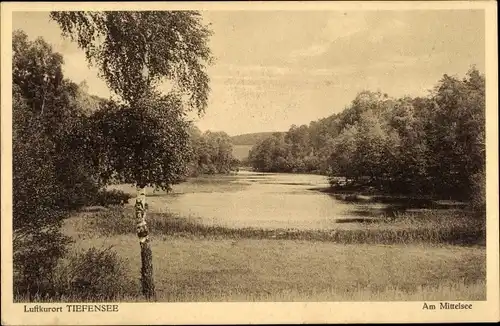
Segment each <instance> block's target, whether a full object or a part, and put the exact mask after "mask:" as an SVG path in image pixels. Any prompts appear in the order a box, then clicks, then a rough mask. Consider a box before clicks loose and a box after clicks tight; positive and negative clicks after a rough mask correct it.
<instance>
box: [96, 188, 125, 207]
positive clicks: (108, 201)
mask: <svg viewBox="0 0 500 326" xmlns="http://www.w3.org/2000/svg"><path fill="white" fill-rule="evenodd" d="M132 197H133V196H132V195H130V194H127V193H125V192H123V191H121V190H116V189H113V190H100V191H99V192H98V193H97V194H96V197H95V203H94V204H95V205H99V206H109V205H123V204H126V203H128V201H129V200H130V198H132Z"/></svg>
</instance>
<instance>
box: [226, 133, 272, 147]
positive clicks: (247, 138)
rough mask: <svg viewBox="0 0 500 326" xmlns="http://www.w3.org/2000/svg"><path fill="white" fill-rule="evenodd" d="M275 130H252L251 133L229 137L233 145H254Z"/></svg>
mask: <svg viewBox="0 0 500 326" xmlns="http://www.w3.org/2000/svg"><path fill="white" fill-rule="evenodd" d="M273 133H275V131H269V132H254V133H251V134H243V135H237V136H233V137H231V141H232V142H233V145H252V146H253V145H255V144H257V143H258V142H259V141H260V140H263V139H265V138H267V137H270V136H271V135H272V134H273Z"/></svg>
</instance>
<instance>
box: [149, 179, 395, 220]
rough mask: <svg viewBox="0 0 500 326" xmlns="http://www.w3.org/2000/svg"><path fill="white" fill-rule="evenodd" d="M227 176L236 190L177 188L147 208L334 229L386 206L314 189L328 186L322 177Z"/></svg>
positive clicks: (202, 216) (190, 215)
mask: <svg viewBox="0 0 500 326" xmlns="http://www.w3.org/2000/svg"><path fill="white" fill-rule="evenodd" d="M227 178H228V179H230V181H228V182H230V183H231V184H232V185H234V186H236V187H234V189H227V187H222V186H221V187H220V189H218V188H217V186H215V188H213V189H211V190H210V191H200V192H198V191H192V192H185V193H183V192H182V191H180V192H179V191H178V190H177V189H176V188H174V190H176V191H175V192H176V193H175V194H174V195H172V194H170V195H161V194H157V195H153V196H151V197H149V198H148V203H149V207H150V209H152V210H154V211H170V212H172V213H175V214H178V215H180V216H182V217H187V218H190V219H193V220H196V221H197V222H198V223H203V224H208V225H222V226H227V227H238V228H241V227H255V228H285V229H286V228H296V229H324V228H328V229H330V228H335V227H339V226H340V224H338V222H342V220H343V221H344V222H347V220H353V219H358V220H359V219H368V218H374V217H377V216H381V215H382V214H383V213H384V210H385V209H387V205H386V204H380V203H349V202H345V201H341V200H337V199H335V198H334V197H333V196H332V195H329V194H326V193H322V192H319V191H317V190H311V189H312V188H316V189H317V188H320V187H327V186H328V180H327V178H326V177H324V176H318V175H308V174H282V173H276V174H271V173H255V172H249V171H240V172H238V173H237V174H236V176H231V177H227ZM226 185H227V183H226ZM237 185H241V187H238V186H237ZM342 224H344V223H342ZM345 226H346V225H345V224H344V227H345Z"/></svg>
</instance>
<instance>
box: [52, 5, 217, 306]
mask: <svg viewBox="0 0 500 326" xmlns="http://www.w3.org/2000/svg"><path fill="white" fill-rule="evenodd" d="M50 16H51V18H52V19H53V20H55V21H56V22H57V23H58V24H59V26H60V28H61V30H62V34H63V36H65V37H69V38H71V39H72V40H73V41H75V42H77V43H78V46H79V47H80V48H81V49H83V50H84V52H85V55H86V58H87V61H88V63H89V64H91V65H93V66H95V67H97V68H98V69H99V72H100V76H101V77H102V78H103V79H104V80H105V81H106V83H107V85H108V87H109V88H110V89H111V90H112V91H113V92H114V93H115V94H116V95H118V97H119V98H120V100H121V101H122V102H123V104H121V105H118V106H117V107H108V108H107V109H106V110H105V112H103V113H102V114H103V116H102V118H104V119H103V120H101V121H104V122H102V123H104V125H105V126H102V127H103V128H102V129H100V130H101V136H102V137H104V139H103V140H102V141H103V142H104V144H103V145H102V146H101V150H102V152H103V153H105V155H102V157H101V161H100V162H101V164H102V162H103V161H104V162H105V163H106V164H105V165H106V168H105V173H104V174H106V175H105V176H110V175H111V174H117V175H118V176H119V177H121V178H122V179H123V180H125V181H127V182H133V183H135V185H136V186H137V199H136V204H135V214H136V219H137V225H136V226H137V235H138V238H139V243H140V248H141V260H142V270H141V279H142V289H143V294H144V295H145V296H146V298H148V299H154V298H155V289H154V280H153V266H152V252H151V246H150V239H149V234H148V227H147V223H146V186H154V187H161V188H169V187H170V185H171V184H173V183H176V182H178V181H179V179H180V176H181V175H182V174H183V168H184V167H185V165H186V164H187V161H188V160H187V159H186V148H185V146H187V144H188V137H189V135H188V133H187V131H186V129H187V125H185V113H186V111H189V110H195V111H197V113H198V114H202V113H203V112H204V110H205V108H206V106H207V100H208V94H209V91H210V89H209V78H208V75H207V73H206V67H207V65H208V64H210V62H211V60H212V57H211V51H210V48H209V47H208V40H209V37H210V35H211V32H210V30H209V29H208V26H206V25H205V24H204V23H203V21H202V17H201V15H200V14H199V13H198V12H194V11H139V12H137V11H105V12H104V11H101V12H91V11H85V12H76V11H71V12H51V14H50ZM166 80H168V81H170V84H171V85H173V86H172V90H171V92H170V93H169V94H168V95H166V96H165V95H162V94H161V93H160V92H159V91H158V90H159V86H160V85H162V83H163V82H165V81H166ZM96 145H98V144H96ZM157 146H160V147H157Z"/></svg>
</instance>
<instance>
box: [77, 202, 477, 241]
mask: <svg viewBox="0 0 500 326" xmlns="http://www.w3.org/2000/svg"><path fill="white" fill-rule="evenodd" d="M73 221H74V222H72V223H74V225H73V227H72V228H71V229H72V230H73V232H77V233H78V232H80V233H82V232H83V233H86V232H88V230H93V232H97V233H99V234H101V235H105V236H114V235H126V234H134V233H135V228H134V225H135V221H134V215H133V212H132V209H131V208H128V209H122V208H114V209H109V210H106V211H102V212H87V213H82V215H81V218H79V219H74V220H73ZM340 221H341V220H339V222H340ZM342 222H345V221H342ZM148 223H149V227H150V229H151V232H152V234H154V235H156V236H169V237H183V238H201V239H205V238H206V239H235V240H237V239H281V240H307V241H320V242H332V243H339V244H411V243H426V244H458V245H480V246H484V245H485V230H486V228H485V224H484V220H482V219H480V218H477V217H474V216H471V215H469V213H467V212H466V211H439V210H430V211H424V212H419V213H406V214H402V215H399V216H397V217H391V218H386V219H372V220H369V219H367V220H364V221H363V223H337V224H336V226H335V228H334V229H330V230H297V229H259V228H229V227H225V226H220V225H203V224H199V223H197V222H196V221H194V220H190V219H187V218H182V217H178V216H175V215H173V214H170V213H150V214H148Z"/></svg>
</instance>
